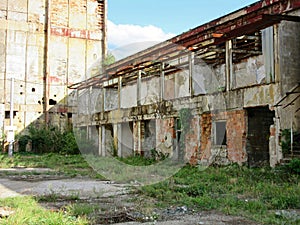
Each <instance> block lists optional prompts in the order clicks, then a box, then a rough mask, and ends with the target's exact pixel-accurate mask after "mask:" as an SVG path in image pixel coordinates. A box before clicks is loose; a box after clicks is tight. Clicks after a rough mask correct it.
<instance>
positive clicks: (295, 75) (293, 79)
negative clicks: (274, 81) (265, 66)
mask: <svg viewBox="0 0 300 225" xmlns="http://www.w3.org/2000/svg"><path fill="white" fill-rule="evenodd" d="M292 15H296V16H300V11H299V10H298V11H297V12H294V13H293V14H292ZM278 33H279V64H280V80H281V94H282V95H284V94H285V93H286V92H287V91H289V90H290V89H291V88H292V87H294V86H295V85H296V84H297V83H299V82H300V75H299V74H300V61H299V58H300V41H299V36H298V35H297V34H299V33H300V25H299V23H297V22H288V21H282V22H281V23H280V25H279V28H278Z"/></svg>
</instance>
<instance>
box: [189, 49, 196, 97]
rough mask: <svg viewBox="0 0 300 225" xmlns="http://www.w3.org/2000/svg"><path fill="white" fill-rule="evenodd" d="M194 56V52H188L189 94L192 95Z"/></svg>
mask: <svg viewBox="0 0 300 225" xmlns="http://www.w3.org/2000/svg"><path fill="white" fill-rule="evenodd" d="M194 57H195V53H194V52H192V53H190V54H189V94H190V96H193V93H194V90H193V69H194Z"/></svg>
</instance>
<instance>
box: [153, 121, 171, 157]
mask: <svg viewBox="0 0 300 225" xmlns="http://www.w3.org/2000/svg"><path fill="white" fill-rule="evenodd" d="M174 126H175V120H174V118H169V119H158V120H156V144H157V147H156V150H157V151H158V152H161V153H163V154H164V155H167V154H168V155H170V156H171V155H172V154H173V151H174V149H173V142H174V139H175V138H176V134H175V127H174Z"/></svg>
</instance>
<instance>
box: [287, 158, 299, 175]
mask: <svg viewBox="0 0 300 225" xmlns="http://www.w3.org/2000/svg"><path fill="white" fill-rule="evenodd" d="M287 167H288V169H289V170H290V171H291V172H292V173H296V174H300V159H298V158H294V159H292V161H290V162H289V163H288V165H287Z"/></svg>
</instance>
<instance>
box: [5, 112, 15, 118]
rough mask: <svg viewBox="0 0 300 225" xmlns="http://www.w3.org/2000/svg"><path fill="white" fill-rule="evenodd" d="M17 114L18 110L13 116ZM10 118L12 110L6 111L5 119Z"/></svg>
mask: <svg viewBox="0 0 300 225" xmlns="http://www.w3.org/2000/svg"><path fill="white" fill-rule="evenodd" d="M16 115H17V111H14V112H13V117H15V116H16ZM9 118H10V111H5V119H9Z"/></svg>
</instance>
